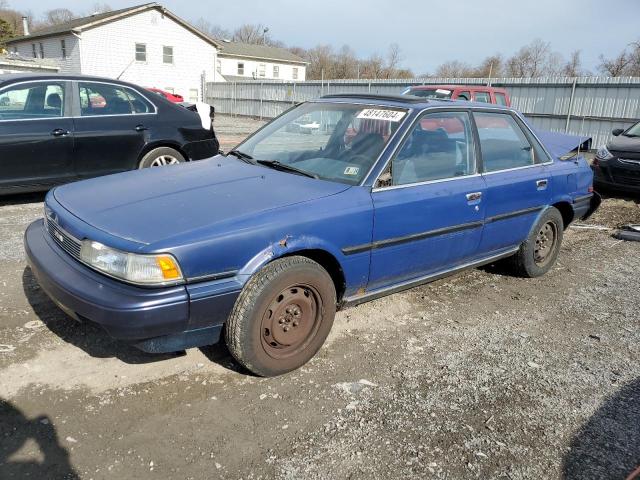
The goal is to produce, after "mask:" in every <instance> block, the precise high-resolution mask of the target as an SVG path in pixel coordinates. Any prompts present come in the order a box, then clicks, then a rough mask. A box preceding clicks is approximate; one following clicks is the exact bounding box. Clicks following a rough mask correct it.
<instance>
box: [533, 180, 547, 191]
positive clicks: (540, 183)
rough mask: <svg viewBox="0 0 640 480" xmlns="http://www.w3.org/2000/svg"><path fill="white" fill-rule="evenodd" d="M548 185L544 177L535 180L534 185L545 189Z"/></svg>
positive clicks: (539, 188)
mask: <svg viewBox="0 0 640 480" xmlns="http://www.w3.org/2000/svg"><path fill="white" fill-rule="evenodd" d="M548 185H549V180H547V179H546V178H543V179H541V180H538V181H536V187H537V188H538V190H546V189H547V186H548Z"/></svg>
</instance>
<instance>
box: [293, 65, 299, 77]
mask: <svg viewBox="0 0 640 480" xmlns="http://www.w3.org/2000/svg"><path fill="white" fill-rule="evenodd" d="M293 79H294V80H297V79H298V67H293Z"/></svg>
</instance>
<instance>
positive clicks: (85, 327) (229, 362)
mask: <svg viewBox="0 0 640 480" xmlns="http://www.w3.org/2000/svg"><path fill="white" fill-rule="evenodd" d="M22 289H23V291H24V294H25V296H26V297H27V300H28V301H29V304H30V305H31V308H33V311H34V312H35V314H36V315H37V316H38V318H39V319H40V320H41V321H42V323H44V324H45V326H46V327H47V328H48V329H49V330H50V331H51V332H52V333H54V334H56V335H57V336H58V337H60V338H61V339H62V340H64V341H65V342H67V343H70V344H71V345H74V346H76V347H78V348H80V349H82V350H84V351H85V352H86V353H87V354H89V355H91V356H92V357H95V358H112V357H115V358H117V359H118V360H120V361H122V362H124V363H127V364H145V363H154V362H161V361H164V360H170V359H173V358H176V357H178V356H183V355H185V352H184V351H179V352H172V353H146V352H143V351H142V350H139V349H137V348H136V347H134V346H132V345H128V344H126V343H124V342H121V341H118V340H115V339H113V338H111V337H110V336H109V334H107V333H106V332H105V331H104V330H103V329H102V328H100V326H98V325H96V324H93V323H91V322H82V323H81V322H78V321H76V320H74V319H72V318H71V317H69V316H68V315H67V314H66V313H64V312H63V311H62V310H60V308H58V306H57V305H56V304H55V303H53V301H51V299H50V298H49V297H48V296H47V294H46V293H45V292H44V291H43V290H42V289H41V288H40V286H39V285H38V282H37V280H36V278H35V277H34V276H33V273H32V272H31V269H30V268H29V267H26V268H25V269H24V271H23V273H22ZM200 351H201V352H202V353H203V354H204V355H205V356H206V357H207V359H209V360H210V361H211V362H213V363H216V364H218V365H220V366H222V367H224V368H226V369H227V370H231V371H234V372H237V373H241V374H245V375H246V374H249V372H248V371H246V370H244V369H243V368H242V367H241V366H240V365H239V364H238V363H237V362H236V361H235V360H234V359H233V357H232V356H231V354H230V353H229V350H227V347H226V345H225V344H224V342H220V343H218V344H215V345H208V346H206V347H201V348H200Z"/></svg>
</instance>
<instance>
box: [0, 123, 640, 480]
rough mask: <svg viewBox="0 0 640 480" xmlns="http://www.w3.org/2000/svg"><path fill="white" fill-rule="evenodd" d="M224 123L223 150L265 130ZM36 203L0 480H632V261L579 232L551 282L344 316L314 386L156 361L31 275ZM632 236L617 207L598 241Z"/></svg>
mask: <svg viewBox="0 0 640 480" xmlns="http://www.w3.org/2000/svg"><path fill="white" fill-rule="evenodd" d="M258 125H259V124H258V122H255V121H251V120H241V119H231V118H228V117H220V118H219V119H218V120H217V124H216V128H217V130H218V132H219V135H220V137H221V139H222V143H223V145H225V147H226V148H228V146H229V145H231V144H233V143H235V142H236V141H239V140H240V139H241V138H243V137H244V135H246V134H248V133H249V132H251V131H252V130H253V129H255V128H256V127H257V126H258ZM42 198H43V196H42V195H27V196H19V197H13V198H5V199H2V200H0V258H1V262H0V273H1V276H0V478H2V479H3V480H4V479H10V478H19V479H22V478H37V479H41V478H43V479H46V478H55V479H59V478H83V479H110V478H139V479H147V478H149V479H153V478H156V479H191V478H193V479H200V478H210V479H217V478H221V479H239V478H243V479H261V478H262V479H271V478H276V479H287V480H289V479H378V478H379V479H400V478H401V479H405V478H406V479H409V478H411V479H413V478H420V479H422V478H445V479H452V478H456V479H457V478H482V479H485V478H504V479H532V478H534V479H541V478H545V479H547V478H552V479H553V478H567V479H601V478H602V479H609V478H610V479H623V478H625V476H626V475H628V474H630V473H631V472H632V471H633V470H634V469H635V468H636V467H637V466H638V465H640V360H639V354H640V334H639V330H638V327H639V323H640V322H639V315H638V310H639V307H640V293H639V289H638V282H637V279H638V273H637V272H638V271H639V270H640V255H639V253H640V243H634V242H625V241H619V240H616V239H614V238H612V236H611V234H612V230H605V229H600V228H598V229H591V228H590V229H585V228H571V229H569V230H568V231H567V232H566V235H565V242H564V244H563V248H562V252H561V255H560V257H559V261H558V264H557V265H556V266H555V267H554V268H553V270H552V271H551V272H550V273H549V274H548V275H546V276H545V277H543V278H539V279H533V280H525V279H521V278H515V277H512V276H510V275H509V274H508V272H506V271H504V269H502V268H501V267H500V266H491V267H487V268H484V269H481V270H471V271H468V272H466V273H463V274H460V275H457V276H455V277H451V278H448V279H445V280H441V281H439V282H436V283H433V284H430V285H427V286H423V287H418V288H414V289H412V290H409V291H406V292H403V293H400V294H396V295H393V296H390V297H386V298H383V299H380V300H377V301H374V302H371V303H368V304H365V305H361V306H359V307H356V308H352V309H348V310H345V311H342V312H340V313H339V314H338V316H337V318H336V322H335V325H334V329H333V331H332V333H331V335H330V337H329V339H328V342H327V344H326V345H325V347H324V348H323V349H322V350H321V351H320V353H319V354H318V356H317V357H316V358H314V359H313V360H312V361H311V362H310V363H309V364H308V365H306V366H305V367H304V368H302V369H300V370H298V371H296V372H293V373H291V374H288V375H285V376H282V377H279V378H273V379H260V378H256V377H253V376H251V375H249V374H247V373H246V372H244V371H242V370H241V369H240V368H239V367H238V366H237V364H235V363H234V362H233V360H232V359H231V357H230V356H229V354H228V353H227V351H226V350H225V348H224V347H223V346H212V347H208V348H203V349H194V350H189V351H188V352H187V354H186V355H183V356H176V355H163V356H153V355H146V354H143V353H141V352H138V351H136V350H135V349H133V348H130V347H127V346H126V345H123V344H120V343H118V342H115V341H113V340H111V339H110V338H109V337H107V336H106V335H105V334H104V333H103V332H102V331H100V330H99V329H97V328H95V327H91V326H89V325H83V324H78V323H75V322H74V321H72V320H71V319H69V318H68V317H66V316H65V315H64V314H63V313H62V312H61V311H60V310H59V309H58V308H57V307H56V306H55V305H54V304H52V302H51V301H50V300H49V299H48V298H47V297H46V296H45V295H44V294H43V292H42V291H41V290H40V289H39V287H38V285H37V283H36V282H35V281H34V279H33V276H32V274H31V272H30V271H29V269H28V268H27V267H26V264H25V259H24V254H23V250H22V243H21V242H22V234H23V232H24V229H25V228H26V226H27V225H28V223H29V222H31V221H33V220H34V219H36V218H38V217H40V216H41V212H42ZM624 223H640V208H639V206H638V201H637V200H633V199H622V198H607V199H606V200H605V202H604V203H603V206H602V208H601V210H600V211H599V212H598V213H597V214H596V215H595V216H594V217H593V218H592V219H591V220H590V221H589V222H588V225H590V226H591V227H601V228H614V227H617V226H619V225H621V224H624Z"/></svg>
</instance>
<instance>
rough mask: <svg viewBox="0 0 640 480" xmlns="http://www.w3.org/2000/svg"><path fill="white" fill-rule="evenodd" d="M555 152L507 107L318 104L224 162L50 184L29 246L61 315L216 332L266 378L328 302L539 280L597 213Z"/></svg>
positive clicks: (346, 99) (299, 360)
mask: <svg viewBox="0 0 640 480" xmlns="http://www.w3.org/2000/svg"><path fill="white" fill-rule="evenodd" d="M300 125H313V127H314V128H300ZM552 150H554V151H550V149H549V148H547V147H545V145H543V143H542V142H541V141H540V140H539V137H538V136H537V134H536V133H535V132H534V131H533V130H532V129H531V128H530V126H529V125H528V124H527V122H526V121H525V119H524V118H522V116H521V115H519V114H518V113H517V112H515V111H513V110H511V109H509V108H506V107H499V106H491V105H487V104H474V103H469V102H455V101H437V100H426V99H424V98H417V97H411V96H402V97H401V96H376V95H350V96H345V95H333V96H327V97H324V98H322V99H320V100H317V101H314V102H308V103H304V104H301V105H298V106H296V107H294V108H292V109H291V110H289V111H287V112H285V113H284V114H283V115H281V116H280V117H278V118H276V119H275V120H273V121H272V122H270V123H269V124H267V125H266V126H265V127H263V128H262V129H261V130H259V131H258V132H256V133H255V134H254V135H252V136H251V137H249V138H248V139H247V140H246V141H244V142H243V143H242V144H240V145H239V146H238V147H237V148H236V149H235V150H232V151H230V152H229V153H228V154H227V155H219V156H216V157H214V158H211V159H209V160H204V161H201V162H197V163H193V164H184V165H175V166H170V167H167V168H162V169H150V170H145V171H136V172H127V173H122V174H116V175H111V176H107V177H102V178H98V179H91V180H85V181H82V182H77V183H73V184H69V185H65V186H61V187H58V188H55V189H54V190H52V191H51V192H49V194H48V195H47V198H46V202H45V212H44V213H45V218H44V219H43V220H39V221H36V222H35V223H33V224H32V225H30V226H29V228H28V229H27V231H26V234H25V248H26V251H27V255H28V259H29V264H30V266H31V269H32V271H33V273H34V275H35V276H36V278H37V280H38V282H39V283H40V285H41V286H42V288H43V289H44V290H45V291H46V292H47V294H48V295H49V296H50V297H51V298H52V299H53V301H54V302H55V303H56V304H58V305H59V306H60V308H62V309H63V310H64V311H65V312H67V313H68V314H69V315H70V316H72V317H73V318H75V319H77V320H80V321H87V322H94V323H97V324H99V325H101V326H102V327H103V328H104V329H105V330H106V331H107V332H108V333H109V334H110V335H111V336H113V337H115V338H117V339H121V340H123V341H127V342H130V343H132V344H134V345H136V346H137V347H139V348H141V349H142V350H145V351H148V352H168V351H178V350H184V349H186V348H191V347H196V346H202V345H209V344H213V343H216V342H218V341H219V340H220V339H221V337H224V339H225V341H226V343H227V345H228V347H229V350H230V351H231V353H232V355H233V356H234V357H235V358H236V359H237V360H238V362H240V363H241V364H242V365H244V366H245V367H246V368H247V369H248V370H250V371H252V372H254V373H256V374H258V375H263V376H272V375H278V374H282V373H285V372H288V371H291V370H293V369H295V368H298V367H300V366H301V365H303V364H304V363H305V362H307V361H308V360H309V359H310V358H312V357H313V356H314V355H315V353H316V352H317V351H318V350H319V349H320V347H321V346H322V344H323V342H324V341H325V339H326V337H327V335H328V334H329V331H330V329H331V326H332V324H333V320H334V316H335V313H336V310H337V309H340V308H343V307H346V306H350V305H355V304H358V303H361V302H364V301H368V300H372V299H375V298H378V297H381V296H383V295H388V294H391V293H394V292H397V291H399V290H403V289H406V288H410V287H413V286H415V285H419V284H423V283H426V282H429V281H433V280H435V279H439V278H442V277H443V276H446V275H449V274H452V273H455V272H459V271H461V270H464V269H466V268H471V267H476V266H479V265H483V264H488V263H492V262H496V261H498V260H503V259H505V260H507V261H508V262H509V263H510V264H511V266H512V268H513V271H514V272H515V273H516V274H518V275H520V276H524V277H537V276H540V275H542V274H544V273H545V272H547V271H548V270H549V269H550V268H551V267H552V266H553V265H554V263H555V261H556V259H557V257H558V254H559V252H560V244H561V241H562V236H563V232H564V230H565V229H566V228H567V226H568V225H569V224H570V223H571V222H572V221H573V220H575V219H579V218H586V217H587V216H588V215H590V214H591V213H592V212H593V211H594V210H595V209H596V208H597V206H598V203H599V199H598V197H597V195H595V194H594V193H593V189H592V181H593V175H592V173H591V169H590V168H589V166H588V165H587V163H586V161H585V160H584V159H583V158H582V157H580V156H578V155H573V156H571V155H565V156H563V157H562V159H561V158H560V156H559V155H558V152H557V151H556V149H552ZM565 153H566V152H565Z"/></svg>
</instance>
